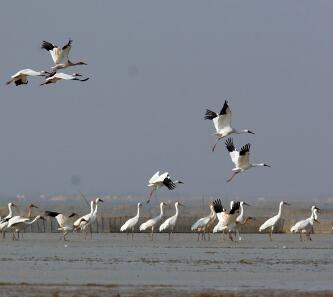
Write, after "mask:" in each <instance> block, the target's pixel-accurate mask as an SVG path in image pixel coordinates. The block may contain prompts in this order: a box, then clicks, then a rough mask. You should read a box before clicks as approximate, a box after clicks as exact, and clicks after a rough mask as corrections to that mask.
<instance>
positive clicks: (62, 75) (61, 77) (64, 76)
mask: <svg viewBox="0 0 333 297" xmlns="http://www.w3.org/2000/svg"><path fill="white" fill-rule="evenodd" d="M78 76H82V75H81V74H78V73H73V74H67V73H62V72H58V73H55V74H54V75H52V76H50V77H48V78H47V79H46V80H45V81H44V82H43V83H42V84H41V86H42V85H47V84H54V83H56V82H57V81H59V80H77V81H87V80H88V79H89V77H88V78H85V79H78V78H77V77H78Z"/></svg>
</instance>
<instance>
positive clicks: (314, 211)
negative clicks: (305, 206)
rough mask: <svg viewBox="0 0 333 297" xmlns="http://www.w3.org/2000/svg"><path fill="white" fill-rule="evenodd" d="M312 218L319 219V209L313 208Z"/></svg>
mask: <svg viewBox="0 0 333 297" xmlns="http://www.w3.org/2000/svg"><path fill="white" fill-rule="evenodd" d="M310 220H312V221H313V220H318V215H317V210H316V209H315V208H314V209H312V213H311V217H310Z"/></svg>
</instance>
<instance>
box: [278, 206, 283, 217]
mask: <svg viewBox="0 0 333 297" xmlns="http://www.w3.org/2000/svg"><path fill="white" fill-rule="evenodd" d="M282 205H283V203H280V206H279V212H278V214H277V215H278V216H279V217H281V213H282Z"/></svg>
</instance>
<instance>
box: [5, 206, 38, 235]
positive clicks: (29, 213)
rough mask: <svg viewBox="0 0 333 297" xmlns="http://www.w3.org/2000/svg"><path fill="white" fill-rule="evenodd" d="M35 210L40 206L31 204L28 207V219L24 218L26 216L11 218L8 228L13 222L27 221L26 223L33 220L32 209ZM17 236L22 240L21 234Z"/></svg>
mask: <svg viewBox="0 0 333 297" xmlns="http://www.w3.org/2000/svg"><path fill="white" fill-rule="evenodd" d="M33 208H38V206H36V205H34V204H29V205H28V206H27V216H26V217H24V216H13V217H11V218H10V219H9V220H8V227H9V225H11V224H12V222H17V221H22V220H26V221H29V220H31V218H32V209H33ZM17 236H18V238H20V232H17ZM22 236H23V235H22Z"/></svg>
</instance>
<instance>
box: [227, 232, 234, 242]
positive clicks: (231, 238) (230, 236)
mask: <svg viewBox="0 0 333 297" xmlns="http://www.w3.org/2000/svg"><path fill="white" fill-rule="evenodd" d="M228 234H229V238H230V240H231V241H234V238H233V237H232V234H231V232H228Z"/></svg>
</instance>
